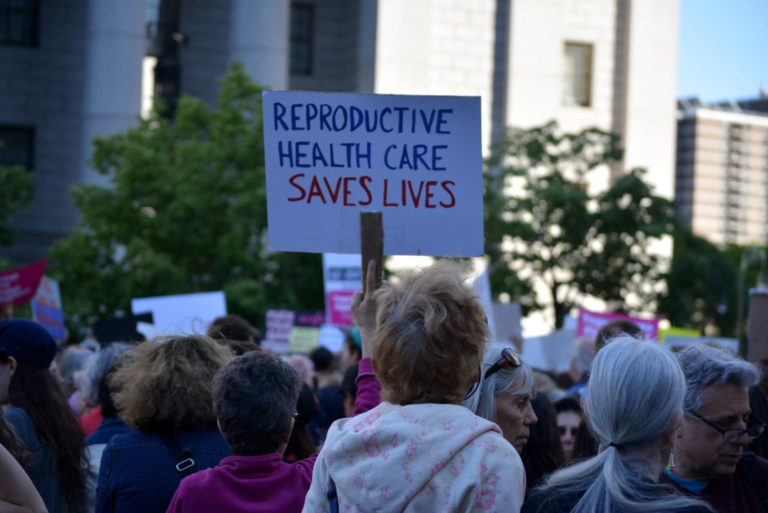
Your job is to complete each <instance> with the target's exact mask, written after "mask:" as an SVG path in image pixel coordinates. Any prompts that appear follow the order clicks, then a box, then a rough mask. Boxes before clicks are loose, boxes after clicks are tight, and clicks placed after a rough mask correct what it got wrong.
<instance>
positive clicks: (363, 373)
mask: <svg viewBox="0 0 768 513" xmlns="http://www.w3.org/2000/svg"><path fill="white" fill-rule="evenodd" d="M365 290H366V294H365V296H363V293H362V292H355V295H354V297H353V298H352V314H353V315H354V316H355V322H357V326H358V327H359V328H360V342H361V345H362V353H363V359H362V360H360V363H359V367H358V371H357V379H356V380H355V382H356V383H357V396H356V397H355V411H354V413H353V415H359V414H360V413H365V412H366V411H368V410H370V409H372V408H374V407H376V406H377V405H378V404H379V403H380V402H381V383H379V380H378V379H376V374H375V373H374V372H373V367H372V366H371V356H372V350H371V339H373V334H374V332H375V331H376V313H377V308H378V305H377V303H376V294H375V292H376V261H375V260H371V261H370V262H368V270H367V274H366V277H365Z"/></svg>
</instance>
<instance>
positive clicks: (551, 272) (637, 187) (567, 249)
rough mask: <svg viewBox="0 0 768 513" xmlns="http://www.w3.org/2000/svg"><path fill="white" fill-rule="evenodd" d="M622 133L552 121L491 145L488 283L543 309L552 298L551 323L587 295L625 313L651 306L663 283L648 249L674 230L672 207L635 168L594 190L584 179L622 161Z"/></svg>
mask: <svg viewBox="0 0 768 513" xmlns="http://www.w3.org/2000/svg"><path fill="white" fill-rule="evenodd" d="M618 142H619V141H618V136H616V135H615V134H612V133H610V132H605V131H603V130H600V129H597V128H589V129H586V130H582V131H581V132H578V133H561V132H560V131H559V130H558V127H557V125H556V124H555V123H554V122H550V123H547V124H545V125H542V126H538V127H534V128H531V129H519V128H510V129H509V130H508V132H507V134H506V135H505V137H504V138H502V139H501V140H499V141H498V142H497V143H496V144H495V145H494V146H493V148H492V153H491V157H490V158H489V159H488V161H487V163H486V164H487V165H486V172H485V223H486V253H487V255H488V256H489V258H490V261H491V286H492V287H493V288H494V290H495V291H496V292H497V293H501V292H506V293H508V294H509V295H510V296H512V297H513V298H515V299H519V300H521V302H522V304H523V307H524V308H525V309H527V310H531V309H540V308H542V307H543V306H547V305H542V304H541V303H540V302H538V301H537V299H536V297H535V295H534V287H535V285H536V283H537V282H539V283H541V284H543V285H544V286H545V287H546V289H547V290H548V292H549V297H548V301H547V303H548V306H551V307H552V309H553V314H554V319H555V327H557V328H560V327H562V324H563V319H564V316H565V315H566V314H567V313H568V312H569V311H570V310H571V309H572V308H573V307H574V306H575V305H576V304H577V301H578V300H580V299H582V298H583V297H584V296H585V295H591V296H595V297H598V298H600V299H603V300H605V301H607V302H610V303H611V304H612V305H613V306H614V307H616V308H617V309H620V310H626V311H630V310H638V309H642V310H648V309H649V308H652V307H653V301H654V299H655V297H656V290H655V289H654V284H655V283H657V282H658V281H659V280H660V279H661V278H662V276H661V272H660V257H659V256H658V255H657V254H656V253H654V252H652V251H648V247H649V245H651V244H652V243H653V242H654V241H656V240H659V238H660V237H661V236H663V235H665V234H668V233H671V230H672V226H673V219H674V210H673V205H672V203H671V202H670V201H668V200H666V199H664V198H661V197H658V196H655V195H654V194H653V191H652V189H651V187H650V186H649V185H648V184H647V183H645V182H644V181H643V173H644V171H643V170H642V169H633V170H631V171H630V172H628V173H626V174H624V175H623V176H622V177H621V178H619V179H618V180H617V181H616V182H615V183H614V184H613V185H612V186H611V187H609V188H608V189H606V190H603V191H601V192H596V193H592V192H590V191H589V187H588V186H587V177H588V175H589V174H590V173H594V172H595V170H596V169H597V168H598V167H600V166H608V165H610V164H612V163H614V162H618V161H619V160H620V159H621V156H622V151H621V149H620V148H619V144H618Z"/></svg>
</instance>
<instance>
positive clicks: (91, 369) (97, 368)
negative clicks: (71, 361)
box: [80, 342, 134, 417]
mask: <svg viewBox="0 0 768 513" xmlns="http://www.w3.org/2000/svg"><path fill="white" fill-rule="evenodd" d="M133 347H134V346H133V344H126V343H123V342H113V343H112V344H109V345H108V346H106V347H104V348H102V349H101V350H100V351H99V352H98V353H95V354H93V355H92V356H91V358H90V359H89V360H88V363H87V364H86V366H85V369H84V371H83V376H82V378H81V381H80V391H81V393H82V394H83V398H84V399H85V401H86V404H88V405H89V406H99V408H101V414H102V416H104V417H114V416H115V415H117V409H116V408H115V404H114V402H113V401H112V392H111V390H110V388H109V384H108V380H109V377H110V376H111V375H112V374H114V372H115V370H116V365H115V360H116V359H117V358H119V356H120V355H121V354H122V353H124V352H125V351H130V350H131V349H133Z"/></svg>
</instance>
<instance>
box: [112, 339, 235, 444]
mask: <svg viewBox="0 0 768 513" xmlns="http://www.w3.org/2000/svg"><path fill="white" fill-rule="evenodd" d="M232 357H233V355H232V352H231V351H230V350H229V349H228V348H226V347H224V346H221V345H219V344H217V343H216V342H215V341H213V340H211V339H210V338H208V337H203V336H200V335H190V336H186V337H173V338H168V339H155V340H152V341H149V342H142V343H141V344H139V345H138V346H136V349H134V350H133V351H132V352H131V353H130V354H129V355H127V356H126V359H125V362H124V364H123V365H121V366H120V368H118V369H117V371H116V372H115V373H114V374H113V375H112V377H111V379H110V386H112V387H114V389H115V390H116V392H115V394H114V397H113V399H114V401H115V406H116V407H117V409H118V411H119V412H120V416H121V417H122V418H123V420H124V421H125V423H126V424H127V425H128V426H130V427H132V428H133V429H136V430H137V431H140V432H142V433H168V432H172V431H174V430H177V429H192V428H196V427H209V426H213V425H215V424H216V416H215V415H214V413H213V406H212V405H213V394H212V392H211V386H212V381H213V376H214V375H215V374H216V371H218V370H219V368H221V367H222V366H223V365H225V364H226V363H227V362H229V361H230V360H231V359H232Z"/></svg>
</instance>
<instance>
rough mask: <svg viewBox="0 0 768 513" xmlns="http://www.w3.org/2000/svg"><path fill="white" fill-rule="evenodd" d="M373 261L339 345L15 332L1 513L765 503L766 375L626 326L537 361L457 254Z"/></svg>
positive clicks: (736, 506)
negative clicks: (92, 339)
mask: <svg viewBox="0 0 768 513" xmlns="http://www.w3.org/2000/svg"><path fill="white" fill-rule="evenodd" d="M376 271H377V269H376V268H375V264H374V263H373V262H371V265H369V267H368V269H367V277H368V278H367V282H366V287H365V290H366V291H367V292H366V293H365V294H362V293H358V294H356V295H355V298H354V299H353V307H352V308H353V313H354V316H355V320H356V323H357V326H356V327H355V328H353V329H349V330H347V331H346V340H345V343H344V346H343V349H342V351H340V354H337V355H335V354H333V353H331V352H330V351H329V350H328V349H326V348H318V349H316V350H314V351H313V352H312V353H311V354H309V355H293V356H291V357H289V358H286V357H283V356H280V355H275V354H272V353H270V352H268V351H266V350H263V349H262V348H261V347H260V346H259V340H258V331H257V330H256V329H254V328H253V327H252V326H251V325H250V324H249V323H248V322H247V321H245V320H244V319H241V318H239V317H237V316H233V315H229V316H225V317H222V318H219V319H217V320H216V321H214V322H213V323H212V324H211V325H210V326H209V327H208V329H207V332H206V333H205V334H190V335H186V336H175V337H166V338H162V339H155V340H151V341H143V342H140V343H125V342H124V341H118V342H114V343H108V344H103V345H102V346H101V347H99V348H93V347H88V346H87V345H80V346H70V347H67V348H65V349H62V348H60V347H59V346H58V345H57V344H56V342H55V341H54V340H53V338H51V336H50V335H49V334H48V332H47V331H46V330H45V329H44V328H43V327H42V326H41V325H39V324H37V323H34V322H32V321H29V320H25V319H10V320H6V321H3V322H0V403H1V404H2V405H3V415H2V417H1V418H0V445H2V447H0V474H1V475H2V476H3V479H2V480H0V512H4V511H34V512H42V511H48V512H56V513H59V512H72V513H75V512H88V513H91V512H98V513H112V512H142V513H154V512H157V513H162V512H165V511H167V512H174V513H197V512H201V513H202V512H210V511H222V512H248V511H258V512H297V513H298V512H302V511H303V512H307V513H315V512H329V511H330V512H341V511H344V512H368V511H383V512H393V513H394V512H406V511H407V512H432V511H451V512H469V511H484V512H486V511H491V512H494V511H497V512H511V513H516V512H519V511H523V512H525V513H560V512H579V513H582V512H583V513H587V512H634V511H637V512H640V511H643V512H645V511H663V512H685V513H699V512H702V513H703V512H706V511H714V512H718V513H736V512H743V513H753V512H761V511H768V460H766V459H764V458H763V457H764V456H765V448H764V444H765V439H764V438H765V437H764V429H765V421H766V420H768V419H766V414H767V413H768V404H766V398H765V383H764V382H763V381H762V374H761V372H760V370H759V368H758V367H757V366H756V365H754V364H752V363H749V362H746V361H744V360H743V359H741V358H739V357H738V356H736V355H733V354H731V353H729V352H727V351H726V350H723V349H720V348H716V347H712V346H708V345H695V346H691V347H688V348H685V349H683V350H681V351H679V352H677V353H673V352H671V351H669V350H667V349H666V348H664V347H663V346H662V345H659V344H658V343H656V342H652V341H648V340H646V339H644V338H643V335H642V332H641V331H640V329H639V328H638V327H637V326H635V325H633V324H632V323H630V322H628V321H618V322H614V323H610V324H608V325H606V326H604V327H603V328H602V329H601V330H600V333H598V335H597V337H595V338H594V339H591V338H583V337H582V338H578V339H576V340H575V341H574V342H573V345H572V347H571V350H570V351H569V357H570V361H571V365H570V368H569V370H568V371H567V372H563V373H560V374H554V373H552V372H546V371H543V370H541V369H533V368H531V367H530V366H529V365H528V364H527V363H526V362H525V360H524V358H523V357H521V354H523V355H524V352H523V351H521V348H520V347H519V342H518V343H516V344H515V343H510V344H499V343H496V342H490V341H489V339H490V331H489V327H488V324H487V320H486V317H485V313H484V310H483V307H482V306H481V304H480V302H479V300H478V298H477V297H476V295H475V294H474V292H473V291H472V289H471V288H470V287H468V286H467V284H466V281H465V280H464V277H463V274H462V272H461V269H459V268H458V267H457V265H456V264H453V263H450V262H437V263H435V264H433V265H432V266H430V267H429V268H426V269H422V270H419V271H415V272H412V273H407V274H405V275H403V276H401V277H400V279H398V280H397V281H396V282H394V283H385V284H384V286H382V287H381V288H379V289H378V290H375V285H374V284H375V280H374V277H375V275H376Z"/></svg>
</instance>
